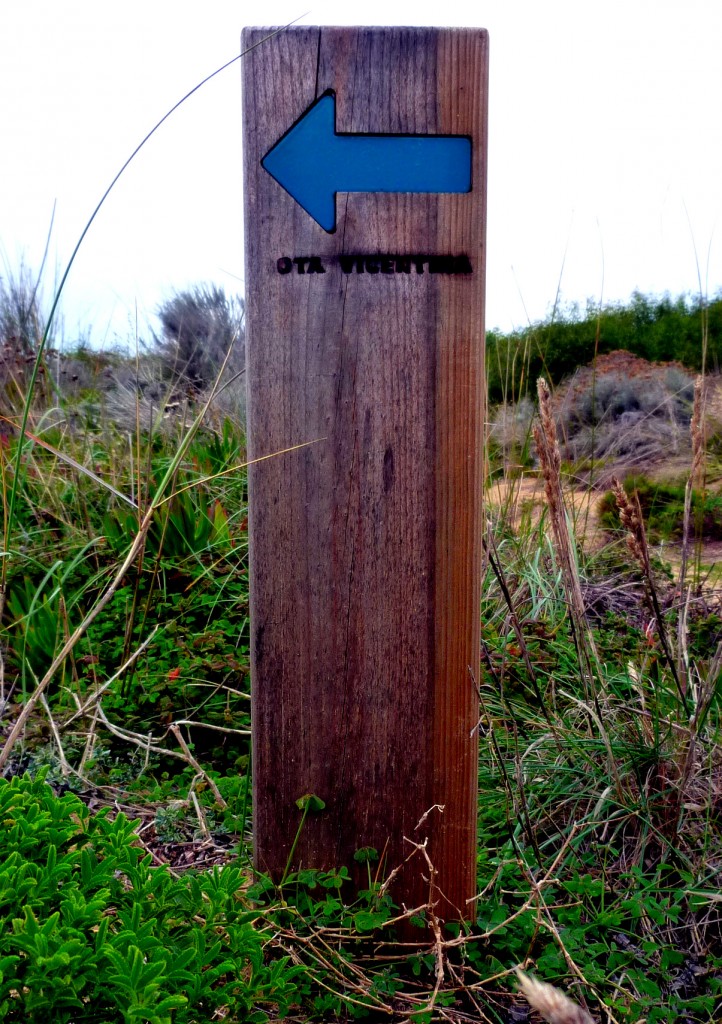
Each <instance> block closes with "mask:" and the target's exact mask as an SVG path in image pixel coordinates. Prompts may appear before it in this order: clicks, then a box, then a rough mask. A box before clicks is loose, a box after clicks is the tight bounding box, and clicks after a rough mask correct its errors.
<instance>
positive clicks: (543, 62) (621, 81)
mask: <svg viewBox="0 0 722 1024" xmlns="http://www.w3.org/2000/svg"><path fill="white" fill-rule="evenodd" d="M306 12H307V13H306ZM301 15H303V17H302V19H301V22H302V23H304V24H368V25H374V24H375V25H382V24H398V25H403V24H416V25H425V24H428V25H433V24H445V25H477V26H482V27H485V28H487V29H488V30H489V32H490V37H491V83H490V151H489V221H488V275H487V295H488V303H487V307H488V316H487V324H488V326H489V327H494V326H499V327H501V328H503V329H510V328H512V327H515V326H523V325H524V324H525V323H526V322H527V313H528V315H529V317H530V318H531V319H532V320H534V319H539V318H542V317H544V316H545V315H546V314H547V313H548V312H549V310H550V308H551V305H552V303H553V302H554V298H555V295H556V291H557V285H558V283H559V280H560V276H561V296H562V300H563V301H564V302H572V301H578V302H580V303H581V304H582V305H584V304H585V302H586V300H587V299H592V300H593V301H595V302H598V301H599V300H600V298H602V299H603V300H604V301H613V300H626V299H628V298H629V296H630V294H631V293H632V291H633V290H635V289H639V290H641V291H643V292H647V293H655V294H660V293H663V292H665V291H670V292H671V293H672V294H674V295H676V294H679V293H681V292H694V293H698V292H699V278H698V273H699V277H701V281H702V288H703V290H704V291H706V292H707V294H709V295H710V296H712V295H714V294H715V293H716V292H717V291H719V290H720V289H721V288H722V238H721V237H720V214H721V212H722V118H721V116H720V107H721V105H722V58H721V57H720V52H721V48H722V3H720V2H719V0H684V2H682V0H675V2H671V0H649V2H647V0H626V2H620V0H604V2H599V0H569V2H567V0H547V2H546V3H541V2H539V0H475V2H471V0H444V3H443V4H440V3H438V0H437V2H436V3H431V2H428V0H415V2H413V3H411V2H409V0H365V2H364V3H363V4H358V5H357V4H346V5H341V4H339V3H338V2H335V3H331V2H329V0H298V2H296V0H267V2H266V3H265V4H264V5H259V4H249V3H243V2H238V0H236V2H229V0H207V2H206V3H201V2H200V0H193V2H190V0H122V2H118V3H114V4H112V5H111V4H110V3H108V2H107V0H106V2H104V0H0V259H1V260H2V263H0V276H2V275H3V273H4V270H3V264H4V266H5V267H6V268H7V267H9V268H10V269H16V268H17V265H18V261H19V259H20V257H21V256H23V255H24V257H25V259H26V262H27V263H28V264H29V265H30V266H31V267H34V266H37V265H38V263H39V261H40V257H41V254H42V251H43V248H44V244H45V238H46V235H47V233H48V228H49V225H50V220H51V214H52V209H53V203H54V202H56V204H57V206H56V215H55V226H54V229H53V235H52V241H51V250H50V254H51V264H50V269H51V272H52V273H51V276H50V278H49V282H48V287H47V288H46V295H48V294H49V292H50V290H51V288H50V284H51V283H52V274H53V273H55V268H56V267H57V269H58V271H62V269H64V266H65V264H66V262H67V260H68V258H69V256H70V253H71V251H72V249H73V246H74V244H75V242H76V240H77V238H78V236H79V235H80V232H81V231H82V229H83V227H84V225H85V222H86V220H87V218H88V217H89V215H90V213H91V212H92V209H93V207H94V206H95V204H96V202H97V201H98V199H99V198H100V196H101V195H102V193H103V191H104V190H105V188H106V187H107V185H108V184H109V182H110V180H111V179H112V177H113V176H114V174H115V173H116V172H117V170H118V169H119V168H120V166H121V165H122V163H123V161H124V160H125V159H126V158H127V157H128V155H129V154H130V153H131V152H132V150H133V149H134V147H135V146H136V145H137V143H138V142H139V141H140V139H141V138H142V137H143V135H144V134H145V133H146V132H147V131H148V130H149V129H150V128H151V127H152V126H153V124H154V123H155V122H156V121H157V120H158V119H159V118H160V117H162V115H163V114H164V113H165V112H166V111H167V110H168V109H169V108H170V107H171V106H172V105H173V104H174V103H175V102H176V101H177V100H178V99H180V97H181V96H182V95H183V94H184V93H185V92H187V91H188V90H189V89H190V88H192V87H193V86H194V85H195V84H196V83H197V82H198V81H200V80H201V79H202V78H204V77H205V76H206V75H207V74H209V73H210V72H211V71H213V70H214V69H215V68H216V67H218V66H219V65H221V64H223V63H224V62H225V61H227V60H229V59H230V58H231V57H233V56H234V55H235V54H236V53H237V52H238V49H239V36H240V30H241V28H242V27H243V26H244V25H246V24H265V25H279V24H286V23H288V22H290V21H291V20H293V19H295V18H298V17H299V16H301ZM240 139H241V103H240V71H239V66H238V64H236V65H234V66H233V67H232V68H230V69H229V70H227V71H225V72H223V73H222V74H221V75H219V76H218V77H217V78H216V79H214V81H213V82H211V83H210V84H209V85H207V86H204V88H203V89H202V90H200V91H199V92H198V93H197V94H196V95H195V96H193V97H192V98H191V99H190V100H189V101H188V102H187V103H186V104H184V106H183V107H182V108H180V109H179V110H178V111H177V112H176V113H175V114H174V115H173V117H172V118H171V119H170V120H169V121H168V122H167V123H166V124H165V125H164V126H163V127H162V128H161V129H160V131H159V132H158V133H157V134H156V136H155V137H154V138H153V139H152V140H151V142H150V143H149V144H148V145H147V146H146V148H145V149H144V150H143V151H142V152H141V154H140V155H139V157H138V158H137V159H136V160H135V161H134V163H133V164H132V165H131V167H130V168H129V170H128V171H127V172H126V174H125V175H124V176H123V178H121V180H120V182H119V183H118V185H117V186H116V188H115V190H114V192H113V193H112V195H111V197H110V199H109V200H108V202H107V203H106V205H105V207H104V208H103V210H102V211H101V213H100V215H99V217H98V218H97V220H96V222H95V224H94V225H93V226H92V228H91V230H90V232H89V234H88V236H87V238H86V240H85V242H84V243H83V246H82V249H81V251H80V255H79V257H78V259H77V261H76V264H75V266H74V268H73V271H72V273H71V276H70V278H69V281H68V284H67V287H66V291H65V300H64V305H63V310H64V318H65V333H66V338H67V340H68V341H72V340H73V338H74V337H76V336H77V333H78V331H79V330H80V331H83V332H87V330H88V329H89V328H90V327H92V331H93V339H94V341H95V343H96V344H102V343H103V342H104V341H113V340H114V339H115V338H116V337H117V338H119V339H121V340H124V341H125V340H127V339H128V338H132V337H133V334H134V331H135V323H136V317H137V322H138V329H139V333H140V334H141V335H143V334H146V335H147V329H146V322H147V319H148V318H149V317H150V318H151V319H152V317H153V313H154V310H155V308H156V306H157V305H158V303H159V302H160V301H162V300H163V299H164V298H166V297H168V296H169V295H171V294H172V293H173V291H174V290H176V289H178V288H183V287H186V286H188V285H191V284H194V283H198V282H215V283H218V284H221V285H223V286H224V287H225V288H226V289H227V290H229V291H233V290H238V291H239V292H242V290H243V283H242V278H243V249H242V206H243V197H242V172H241V146H240ZM525 310H526V311H525Z"/></svg>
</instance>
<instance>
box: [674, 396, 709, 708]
mask: <svg viewBox="0 0 722 1024" xmlns="http://www.w3.org/2000/svg"><path fill="white" fill-rule="evenodd" d="M690 435H691V440H692V466H691V469H690V472H689V479H688V480H687V486H686V487H685V489H684V516H683V520H682V562H681V565H680V568H679V596H680V603H679V615H678V621H677V651H678V656H677V672H678V675H679V677H680V679H681V680H682V686H683V689H684V690H685V692H686V691H687V687H688V682H689V654H688V650H687V617H688V612H689V600H690V598H691V596H692V592H691V589H689V590H688V591H687V595H686V599H685V585H686V580H687V566H688V563H689V553H690V543H691V535H692V492H693V490H694V487H695V485H697V486H700V484H701V483H702V482H703V479H704V456H705V436H704V378H703V377H697V379H696V381H695V382H694V401H693V404H692V421H691V423H690ZM698 568H699V566H698ZM697 575H698V576H699V574H697Z"/></svg>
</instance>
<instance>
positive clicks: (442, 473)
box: [243, 28, 488, 916]
mask: <svg viewBox="0 0 722 1024" xmlns="http://www.w3.org/2000/svg"><path fill="white" fill-rule="evenodd" d="M243 47H244V49H248V48H249V47H253V49H250V51H249V53H248V54H247V55H246V56H245V57H244V66H243V88H244V165H245V179H244V180H245V196H246V203H245V224H246V227H245V234H246V238H245V242H246V287H247V300H246V301H247V324H248V336H247V386H248V447H249V457H250V458H257V457H259V456H262V455H267V454H269V453H272V452H277V451H281V450H283V449H287V448H289V447H290V446H293V445H296V444H302V443H304V442H308V441H314V442H315V443H313V444H311V445H309V446H308V447H305V448H302V449H299V450H297V451H294V452H289V453H287V454H284V455H279V456H277V457H275V458H273V459H269V460H266V461H264V462H261V463H259V464H257V465H255V466H253V467H252V468H251V470H250V478H249V493H250V546H251V629H252V662H251V664H252V679H253V728H254V752H253V755H254V764H253V772H254V836H255V857H256V863H257V866H258V867H259V868H260V869H263V870H268V871H270V872H271V874H273V875H275V876H276V877H278V876H279V875H280V874H281V873H282V872H283V869H284V867H285V865H286V860H287V857H288V853H289V850H290V848H291V844H292V842H293V838H294V836H295V834H296V829H297V826H298V822H299V819H300V812H299V810H298V808H297V807H296V804H295V801H296V800H297V798H299V797H300V796H302V795H303V794H305V793H315V794H316V795H318V796H320V797H321V798H322V799H323V800H324V801H325V803H326V809H325V811H323V812H322V813H320V814H317V815H312V816H309V818H308V819H307V822H306V826H305V828H304V831H303V834H302V836H301V839H300V842H299V844H298V846H297V849H296V854H295V862H296V866H299V865H301V864H302V865H304V866H307V867H326V868H328V867H331V866H337V865H339V864H342V863H345V864H347V865H352V863H353V854H354V852H355V850H356V849H358V848H360V847H364V846H373V847H376V848H377V849H378V850H379V851H385V858H386V865H387V867H388V868H390V867H393V866H394V865H396V864H397V863H399V862H400V861H401V860H402V859H403V857H404V856H405V855H406V854H407V853H408V852H409V849H410V848H409V846H408V844H406V843H405V842H404V838H403V837H404V836H407V837H409V838H413V839H415V840H417V841H418V840H421V839H423V838H425V837H428V839H429V852H430V856H431V859H432V861H433V863H434V864H435V866H436V868H437V869H438V872H439V876H438V884H439V887H440V889H441V891H442V893H443V894H444V896H445V898H446V902H443V901H442V906H441V909H442V910H443V912H444V914H445V915H446V916H468V915H469V907H468V906H467V901H468V900H470V899H471V898H472V897H473V895H474V892H475V884H476V883H475V842H476V775H477V739H476V731H475V726H476V723H477V717H478V701H477V696H476V688H475V678H476V673H477V667H478V650H479V634H478V618H479V613H478V609H479V575H480V536H481V532H480V528H481V523H480V515H481V459H482V445H481V433H482V421H483V404H482V402H483V400H482V395H483V379H482V375H483V346H484V330H483V323H484V309H483V300H484V261H485V248H484V247H485V241H484V237H485V216H486V211H485V196H486V184H485V176H486V97H487V64H488V56H487V51H488V41H487V36H486V33H485V32H484V31H482V30H475V29H474V30H469V29H460V30H456V29H454V30H451V29H398V28H393V29H392V28H378V29H368V28H363V29H347V28H320V29H319V28H292V29H288V30H285V31H281V32H278V33H276V34H272V30H268V29H248V30H246V31H245V32H244V38H243ZM329 89H332V90H334V91H335V94H336V107H337V109H336V118H337V125H336V127H337V131H338V132H349V133H371V134H387V133H398V134H430V135H438V134H441V135H451V134H454V135H467V136H469V137H471V139H472V152H473V168H472V182H473V186H472V191H471V192H470V193H468V194H464V195H407V194H355V193H354V194H346V195H339V196H338V198H337V224H338V227H337V231H336V232H335V233H333V234H328V233H327V232H325V231H324V230H323V229H322V228H320V227H319V226H318V225H317V224H316V223H315V222H314V221H313V220H312V219H311V217H309V216H308V214H306V213H305V212H304V211H303V210H302V209H301V208H300V207H299V206H298V205H297V203H296V202H295V201H294V200H293V199H292V198H291V196H289V195H288V194H287V193H286V192H285V191H283V189H281V188H280V186H279V185H278V184H277V183H276V182H275V181H274V180H273V179H272V178H271V176H270V175H269V174H267V173H266V172H265V171H264V170H263V169H262V167H261V163H260V161H261V159H262V158H263V157H264V156H265V154H266V153H267V152H268V150H269V149H270V148H271V146H272V145H273V144H274V143H275V142H276V141H277V140H278V139H279V138H280V137H281V136H282V135H283V134H284V132H285V131H286V130H287V129H288V128H289V127H290V125H291V124H293V123H294V122H295V121H296V120H297V119H298V118H299V117H300V116H301V115H302V114H303V112H304V111H305V110H306V109H307V108H308V107H309V106H310V105H311V104H312V103H313V102H314V100H316V99H317V98H318V97H320V96H321V95H322V94H323V93H324V92H325V91H327V90H329ZM343 253H346V254H348V253H351V254H358V253H362V254H374V253H376V254H380V253H389V254H400V255H404V254H453V255H459V254H465V255H467V256H468V257H469V259H470V261H471V264H472V267H473V273H471V274H465V275H461V274H458V275H447V274H430V273H428V271H427V272H425V273H423V274H419V273H416V272H414V271H412V272H411V273H410V274H405V273H392V274H382V273H378V274H368V273H364V274H358V273H351V274H348V275H345V274H343V273H342V272H341V270H340V268H339V266H338V256H339V254H343ZM310 255H318V256H320V257H321V258H322V260H323V262H324V266H325V267H326V273H324V274H298V273H296V272H292V273H288V274H284V275H282V274H279V273H278V271H277V269H276V261H277V260H278V259H279V257H282V256H289V257H291V258H293V257H295V256H310ZM437 804H440V805H443V806H444V812H443V814H440V813H439V812H437V811H434V812H432V814H431V815H429V817H428V818H427V820H426V822H425V824H424V825H423V826H422V828H421V829H419V830H418V831H415V826H416V824H417V822H418V821H419V819H420V818H421V817H422V815H423V814H424V812H426V811H427V810H428V809H429V808H431V807H432V806H434V805H437ZM395 894H396V897H397V899H399V900H400V901H403V902H404V903H406V904H407V905H412V904H413V905H418V904H422V903H424V902H425V900H426V897H427V894H428V886H427V884H426V883H424V881H423V879H422V864H421V863H420V861H418V862H412V863H410V864H409V865H408V867H407V868H405V869H404V872H403V873H402V875H401V876H400V880H399V883H398V885H397V888H396V890H395Z"/></svg>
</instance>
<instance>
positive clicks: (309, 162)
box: [261, 93, 471, 231]
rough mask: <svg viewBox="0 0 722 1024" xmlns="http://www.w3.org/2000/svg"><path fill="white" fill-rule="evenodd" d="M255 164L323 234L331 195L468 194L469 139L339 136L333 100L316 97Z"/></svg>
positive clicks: (331, 214)
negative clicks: (287, 194) (279, 186)
mask: <svg viewBox="0 0 722 1024" xmlns="http://www.w3.org/2000/svg"><path fill="white" fill-rule="evenodd" d="M261 164H262V166H263V167H264V168H265V169H266V170H267V171H268V173H269V174H270V175H271V176H272V177H273V178H275V179H276V181H277V182H278V184H279V185H281V186H282V187H283V188H285V190H286V191H287V192H288V193H289V194H290V195H291V196H293V198H294V199H295V200H296V202H297V203H298V204H299V205H300V206H302V207H303V209H304V210H305V211H306V213H308V214H310V215H311V217H313V219H314V220H315V221H316V222H317V223H318V224H320V225H321V227H322V228H324V230H326V231H335V229H336V193H337V192H470V191H471V139H468V138H466V137H465V136H463V135H338V134H337V133H336V98H335V96H334V95H333V94H332V93H327V94H325V95H324V96H322V97H321V98H320V99H319V100H317V101H316V103H314V104H313V106H311V107H309V108H308V110H307V111H306V113H305V114H304V115H303V117H302V118H301V119H300V120H299V121H297V122H296V124H295V125H294V126H293V128H291V130H290V131H289V132H287V133H286V134H285V135H284V136H283V138H282V139H281V140H280V141H279V142H277V143H276V145H275V146H274V147H273V149H271V150H270V151H269V152H268V153H267V154H266V156H264V158H263V160H261Z"/></svg>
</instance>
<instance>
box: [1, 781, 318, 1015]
mask: <svg viewBox="0 0 722 1024" xmlns="http://www.w3.org/2000/svg"><path fill="white" fill-rule="evenodd" d="M0 821H2V825H3V828H2V832H1V833H0V1019H2V1020H3V1021H8V1022H12V1021H18V1022H21V1021H22V1022H27V1021H30V1022H34V1021H40V1020H44V1021H48V1020H49V1021H52V1022H53V1024H66V1022H67V1024H69V1022H71V1021H72V1022H77V1024H80V1022H90V1021H103V1022H106V1024H110V1022H116V1021H118V1022H124V1024H131V1022H141V1021H142V1022H148V1024H170V1022H171V1020H172V1021H173V1022H174V1024H186V1022H188V1024H190V1022H192V1021H199V1020H202V1021H210V1020H211V1019H215V1018H216V1017H226V1018H227V1019H228V1020H239V1021H240V1020H243V1021H254V1022H261V1021H265V1020H268V1019H269V1014H271V1013H272V1014H273V1015H274V1016H275V1015H276V1014H281V1015H282V1014H283V1013H285V1012H286V1011H287V1009H288V1007H289V1006H290V1005H291V1004H292V1002H293V1001H294V1000H295V998H296V995H297V988H296V984H295V980H294V979H295V978H296V976H297V974H298V968H296V967H292V966H290V965H289V963H288V961H287V959H286V958H283V957H281V958H278V959H276V960H275V961H273V962H270V961H269V960H268V958H267V957H266V955H265V953H264V946H265V944H266V941H267V936H266V935H265V934H264V931H263V928H262V927H260V928H259V927H257V926H256V925H257V919H258V913H257V911H254V910H251V909H249V906H248V904H247V902H246V903H244V902H243V901H242V900H241V899H240V898H239V890H240V889H241V887H242V885H243V883H244V881H245V878H244V876H243V875H242V873H241V871H240V870H239V869H238V868H236V867H229V866H227V867H225V868H223V869H222V870H221V869H218V868H216V869H214V871H213V873H212V874H197V875H196V874H187V875H184V876H182V877H180V878H177V877H174V876H173V875H172V874H171V873H170V871H169V870H168V869H167V868H165V867H151V857H150V856H149V855H146V854H145V851H144V850H143V849H142V848H141V847H140V846H139V845H138V844H137V842H136V837H135V834H134V829H135V825H136V823H135V822H132V821H129V820H128V819H127V818H126V817H125V816H124V815H123V814H118V815H117V817H116V818H114V819H111V818H110V817H109V815H108V813H107V810H102V811H100V812H99V813H98V814H96V815H94V816H93V815H91V814H90V813H89V811H88V809H87V808H86V807H85V805H84V804H83V803H82V802H81V801H80V800H79V799H78V798H77V797H75V796H74V795H72V794H70V793H67V794H65V795H64V796H56V795H55V793H54V792H53V790H52V789H51V788H50V786H48V785H47V784H46V782H45V781H44V777H43V776H39V777H38V778H36V779H35V780H31V779H30V778H29V777H28V776H27V775H26V776H24V777H23V778H18V777H15V778H13V779H11V780H10V781H7V780H0Z"/></svg>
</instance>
